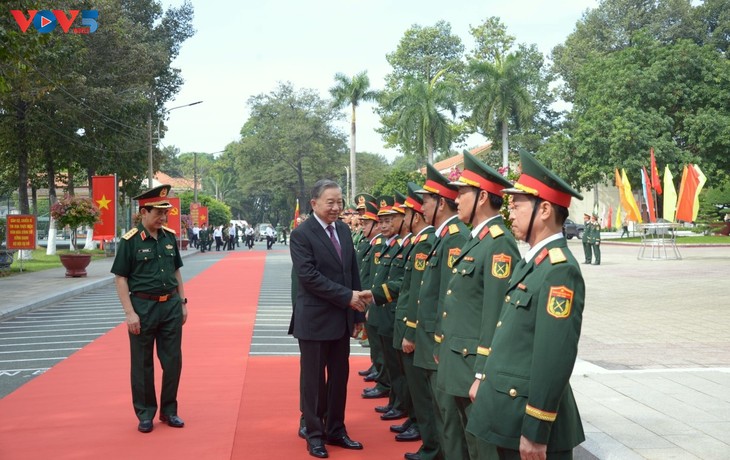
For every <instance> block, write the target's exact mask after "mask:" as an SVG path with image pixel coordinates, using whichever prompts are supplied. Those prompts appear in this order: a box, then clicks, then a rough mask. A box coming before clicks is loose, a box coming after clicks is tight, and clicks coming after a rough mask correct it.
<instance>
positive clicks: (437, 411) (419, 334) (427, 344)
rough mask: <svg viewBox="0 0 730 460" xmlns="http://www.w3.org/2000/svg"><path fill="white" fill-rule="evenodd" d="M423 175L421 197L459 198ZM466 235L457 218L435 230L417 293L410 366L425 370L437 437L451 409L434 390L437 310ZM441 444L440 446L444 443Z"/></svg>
mask: <svg viewBox="0 0 730 460" xmlns="http://www.w3.org/2000/svg"><path fill="white" fill-rule="evenodd" d="M426 174H427V179H426V183H425V184H424V186H423V189H422V190H419V193H420V194H437V195H439V196H440V197H443V198H448V199H451V200H454V199H455V198H456V196H457V195H458V192H457V190H456V187H454V186H452V185H449V184H448V180H447V179H446V178H445V177H444V176H442V175H441V173H439V172H438V171H437V170H436V169H435V168H434V167H433V166H432V165H430V164H428V165H426ZM468 234H469V230H468V228H467V227H466V225H464V223H463V222H461V221H460V220H459V218H458V217H457V216H456V215H454V216H452V217H450V218H449V219H447V220H446V221H444V222H442V224H441V225H440V226H439V228H437V229H436V232H435V235H436V237H437V238H436V239H435V241H434V244H433V247H432V248H431V252H430V254H429V256H428V259H427V260H426V261H425V264H426V268H425V271H424V273H423V278H422V280H421V288H420V290H419V292H418V311H417V316H416V330H415V344H416V349H415V351H414V353H413V364H414V365H415V366H416V367H420V368H421V369H424V371H425V374H426V376H427V381H428V385H429V386H428V389H429V391H430V392H431V393H430V395H429V396H430V398H431V400H432V401H433V403H434V416H435V418H434V420H435V421H434V423H435V426H436V431H437V433H439V434H443V432H444V430H445V429H446V427H445V426H444V417H443V412H442V411H443V410H444V409H447V410H451V409H452V408H447V406H446V405H447V404H448V402H445V401H443V398H444V396H445V394H444V393H443V392H440V391H438V388H437V386H436V375H437V372H436V371H437V369H438V365H437V363H436V360H435V359H434V356H435V355H437V354H438V349H437V342H436V340H440V336H441V334H440V332H437V318H438V314H439V311H438V309H439V305H442V304H443V300H444V297H445V296H446V286H447V285H448V282H449V279H450V278H451V276H452V273H451V270H452V268H453V264H454V261H455V260H456V259H457V257H458V256H459V253H460V252H461V247H462V246H463V245H464V243H466V237H467V235H468ZM441 441H442V442H443V439H442V440H441ZM460 458H468V453H467V452H466V451H465V452H463V455H462V456H461V457H460Z"/></svg>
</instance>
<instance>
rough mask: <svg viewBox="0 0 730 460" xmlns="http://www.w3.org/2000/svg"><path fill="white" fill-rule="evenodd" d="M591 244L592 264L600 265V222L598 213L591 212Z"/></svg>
mask: <svg viewBox="0 0 730 460" xmlns="http://www.w3.org/2000/svg"><path fill="white" fill-rule="evenodd" d="M591 227H592V232H591V237H592V238H591V246H592V248H593V265H601V224H600V223H598V215H596V214H593V219H591Z"/></svg>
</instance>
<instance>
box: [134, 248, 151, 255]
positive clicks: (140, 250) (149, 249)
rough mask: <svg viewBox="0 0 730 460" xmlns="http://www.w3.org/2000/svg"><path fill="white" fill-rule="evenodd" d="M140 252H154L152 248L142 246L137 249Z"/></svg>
mask: <svg viewBox="0 0 730 460" xmlns="http://www.w3.org/2000/svg"><path fill="white" fill-rule="evenodd" d="M137 252H138V253H140V254H150V253H151V252H152V248H142V249H139V250H138V251H137Z"/></svg>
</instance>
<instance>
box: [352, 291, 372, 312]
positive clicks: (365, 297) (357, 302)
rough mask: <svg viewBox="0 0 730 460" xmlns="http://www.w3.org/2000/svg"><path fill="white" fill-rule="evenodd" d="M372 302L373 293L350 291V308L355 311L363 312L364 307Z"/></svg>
mask: <svg viewBox="0 0 730 460" xmlns="http://www.w3.org/2000/svg"><path fill="white" fill-rule="evenodd" d="M372 302H373V293H372V292H370V291H352V300H350V307H352V308H353V309H354V310H357V311H365V307H367V306H368V305H370V304H371V303H372Z"/></svg>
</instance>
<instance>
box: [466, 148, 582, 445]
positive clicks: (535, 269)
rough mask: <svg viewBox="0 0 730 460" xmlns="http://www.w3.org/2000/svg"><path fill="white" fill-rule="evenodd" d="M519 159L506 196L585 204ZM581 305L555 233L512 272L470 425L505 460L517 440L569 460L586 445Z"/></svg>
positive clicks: (574, 264)
mask: <svg viewBox="0 0 730 460" xmlns="http://www.w3.org/2000/svg"><path fill="white" fill-rule="evenodd" d="M520 157H521V162H522V176H520V178H519V179H518V181H517V182H516V183H515V185H514V188H513V189H509V190H506V192H507V193H513V194H527V195H532V196H534V197H536V200H544V201H548V202H550V203H553V204H554V205H559V206H562V207H565V208H568V207H569V206H570V197H571V196H574V197H578V198H582V197H581V196H580V195H579V194H578V193H577V192H576V191H575V190H573V189H572V188H570V187H569V186H568V185H567V184H566V183H565V182H564V181H562V180H561V179H560V178H558V177H557V176H555V175H554V174H553V173H552V172H550V171H548V170H547V169H546V168H545V167H544V166H542V165H541V164H539V163H538V162H537V160H535V159H534V157H532V155H531V154H529V153H526V152H520ZM533 206H537V204H536V203H535V204H533ZM525 239H526V240H529V236H527V237H526V238H525ZM584 299H585V284H584V282H583V276H582V275H581V272H580V266H579V264H578V261H576V260H575V257H573V254H572V253H571V252H570V250H569V249H568V247H567V242H566V240H565V237H564V236H562V235H561V234H560V233H557V234H555V235H553V236H550V237H547V238H545V239H543V240H541V241H538V242H536V243H535V244H534V246H533V247H532V248H530V251H529V252H528V253H527V254H526V256H525V259H521V260H520V261H519V263H518V264H517V265H516V267H515V268H514V270H513V273H512V277H511V278H510V280H509V284H508V287H507V292H506V294H505V296H504V303H503V306H502V312H501V314H500V317H499V321H498V322H497V328H496V330H495V333H494V337H493V339H492V345H491V353H490V355H489V358H488V359H487V360H486V364H485V367H484V370H483V376H482V378H483V381H482V382H481V385H480V387H479V391H478V393H477V397H476V399H475V401H474V403H473V405H472V410H471V413H470V416H469V423H468V425H467V430H468V431H469V432H470V433H472V434H474V435H476V436H478V437H479V438H480V439H482V440H484V441H486V442H488V443H492V444H495V445H497V446H498V447H500V448H502V449H505V450H504V451H503V452H502V453H503V454H504V458H519V452H518V451H519V448H520V438H521V437H522V436H524V437H526V438H527V439H528V440H530V441H532V442H535V443H538V444H546V445H547V452H548V458H572V449H573V448H574V447H575V446H576V445H578V444H580V443H581V442H582V441H583V440H584V439H585V436H584V434H583V427H582V424H581V420H580V415H579V413H578V408H577V406H576V402H575V398H574V397H573V392H572V390H571V388H570V383H569V381H570V375H571V372H572V370H573V366H574V364H575V359H576V356H577V352H578V339H579V336H580V329H581V323H582V317H583V305H584Z"/></svg>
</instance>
